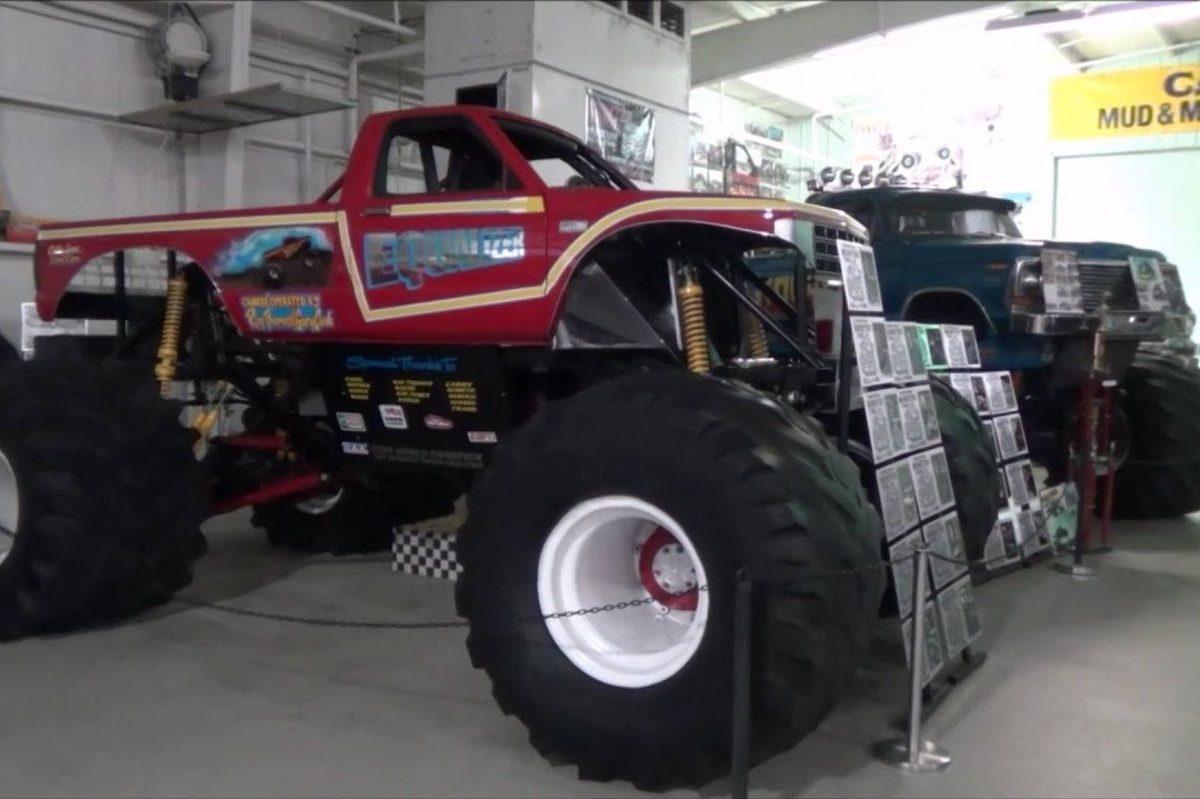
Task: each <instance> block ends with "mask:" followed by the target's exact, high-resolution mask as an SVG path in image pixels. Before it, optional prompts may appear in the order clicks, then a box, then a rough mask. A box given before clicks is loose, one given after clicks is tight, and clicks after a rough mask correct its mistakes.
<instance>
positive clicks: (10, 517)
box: [0, 451, 21, 563]
mask: <svg viewBox="0 0 1200 799" xmlns="http://www.w3.org/2000/svg"><path fill="white" fill-rule="evenodd" d="M20 521H21V497H20V495H19V494H18V492H17V473H16V472H14V471H13V467H12V463H11V462H9V460H8V457H7V456H6V455H5V454H4V452H3V451H0V563H3V562H4V559H5V558H7V557H8V553H9V552H11V551H12V545H13V542H14V541H15V540H16V535H17V525H18V524H19V523H20Z"/></svg>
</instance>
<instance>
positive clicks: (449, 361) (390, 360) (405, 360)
mask: <svg viewBox="0 0 1200 799" xmlns="http://www.w3.org/2000/svg"><path fill="white" fill-rule="evenodd" d="M346 368H347V369H350V370H353V371H367V370H370V369H383V370H387V371H395V372H441V373H444V374H449V373H451V372H457V371H458V358H456V357H454V356H453V355H447V356H444V357H440V358H439V357H431V358H422V357H420V356H417V355H386V356H367V355H351V356H349V357H347V358H346Z"/></svg>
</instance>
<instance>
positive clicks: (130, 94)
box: [0, 2, 419, 219]
mask: <svg viewBox="0 0 1200 799" xmlns="http://www.w3.org/2000/svg"><path fill="white" fill-rule="evenodd" d="M80 7H83V8H84V10H83V11H80V10H78V9H79V8H80ZM195 8H196V10H197V12H198V13H199V15H200V19H201V23H202V24H203V25H204V27H205V30H206V33H208V35H209V37H210V43H211V49H212V52H213V60H212V61H211V62H210V64H209V67H208V68H207V69H206V70H205V72H204V75H203V77H202V78H201V85H200V91H201V94H202V95H208V94H214V93H218V92H220V91H224V90H227V89H229V88H230V87H231V86H232V87H245V86H254V85H261V84H264V83H275V82H279V83H283V84H285V85H287V86H291V87H294V88H298V89H304V88H305V87H306V86H307V90H308V91H311V92H313V93H315V94H320V95H324V96H328V97H331V98H338V99H341V98H344V97H345V96H346V85H347V69H348V66H349V61H350V53H349V52H347V48H349V47H350V46H351V44H352V35H353V33H354V31H355V30H356V29H357V28H359V25H358V23H356V22H354V21H351V20H345V19H342V18H339V17H336V16H334V15H331V14H328V13H326V12H323V11H320V10H319V9H313V8H310V7H307V6H304V5H302V4H299V3H256V4H254V5H253V22H254V26H255V27H254V34H253V36H252V38H251V40H250V52H249V57H248V59H247V58H238V57H235V51H236V46H237V42H235V41H234V35H235V28H234V24H233V22H234V21H233V7H231V6H205V5H202V4H200V5H197V6H195ZM150 12H153V13H150ZM161 14H162V7H161V6H160V5H158V4H147V5H146V6H145V10H139V9H131V8H129V7H127V6H122V5H117V4H115V3H105V2H92V3H88V4H79V5H78V6H76V7H75V8H74V9H68V8H65V7H63V6H60V5H55V4H49V3H35V2H11V3H4V4H3V5H0V194H2V195H3V200H4V201H5V202H6V204H7V205H9V206H11V207H12V208H13V209H14V210H16V211H18V212H20V213H22V214H27V215H31V216H36V217H46V218H52V219H84V218H95V217H110V216H126V215H139V214H150V213H164V212H175V211H180V210H205V209H214V208H225V207H237V206H245V205H262V204H270V205H275V204H282V203H294V202H300V201H302V200H307V199H312V198H313V197H314V196H315V195H316V194H317V193H319V192H320V191H321V189H323V188H324V187H325V186H326V185H328V183H330V182H332V181H333V179H334V178H335V177H336V176H337V174H339V173H340V171H341V169H342V166H343V165H344V156H345V153H346V151H347V149H348V147H349V144H350V141H351V140H352V138H353V134H354V131H355V125H354V122H353V120H352V118H351V115H352V112H335V113H329V114H323V115H318V116H315V117H306V118H303V119H299V120H286V121H281V122H277V123H271V124H267V125H256V126H251V127H248V128H243V129H238V130H236V131H233V132H230V133H214V134H205V135H203V136H200V137H196V136H186V137H184V138H183V141H182V145H180V144H177V143H176V141H175V139H174V136H173V135H172V134H167V133H164V132H159V131H155V130H152V129H147V128H139V127H135V126H129V125H122V124H120V123H117V122H115V121H114V120H115V117H117V116H118V115H120V114H124V113H128V112H131V111H137V110H142V109H145V108H150V107H153V106H156V105H160V104H162V103H163V102H165V101H164V98H163V95H162V87H161V83H160V82H159V80H158V78H157V77H156V76H155V74H154V71H153V67H152V65H151V63H150V59H149V57H148V55H147V53H146V49H145V45H144V42H143V36H144V31H145V29H146V26H148V25H149V24H152V23H153V22H154V21H155V20H157V19H159V18H160V17H161ZM243 34H244V31H243ZM380 46H382V44H381V41H380V40H379V39H377V38H372V39H371V40H370V47H371V48H377V47H380ZM418 60H419V57H418ZM282 62H291V63H282ZM406 77H407V79H408V80H409V82H410V83H411V81H412V79H413V76H412V75H408V76H406ZM400 79H401V74H400V72H399V69H398V68H397V67H396V66H395V65H394V64H392V65H381V66H369V67H365V68H364V70H363V75H362V77H361V81H360V94H361V95H362V96H364V97H365V102H366V104H367V105H369V106H371V107H372V108H373V109H374V110H386V109H389V108H396V107H399V106H400V104H401V102H402V101H401V98H400V92H399V84H400ZM413 91H415V93H413ZM413 91H410V93H409V94H408V95H407V100H406V101H405V104H406V105H412V104H414V103H415V101H416V99H415V98H416V97H419V89H417V90H413ZM306 132H307V138H308V142H309V144H310V145H311V150H312V152H311V156H310V158H309V159H308V167H307V169H306V168H305V163H306V159H305V157H304V154H303V149H304V142H305V139H306ZM180 146H182V148H183V150H184V151H185V152H186V163H184V162H183V159H181V158H180V149H179V148H180Z"/></svg>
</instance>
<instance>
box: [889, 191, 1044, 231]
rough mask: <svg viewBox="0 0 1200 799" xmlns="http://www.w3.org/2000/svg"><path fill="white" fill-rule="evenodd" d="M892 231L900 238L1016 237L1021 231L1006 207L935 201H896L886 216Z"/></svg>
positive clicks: (954, 201) (924, 199)
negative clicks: (888, 215)
mask: <svg viewBox="0 0 1200 799" xmlns="http://www.w3.org/2000/svg"><path fill="white" fill-rule="evenodd" d="M890 216H891V225H892V232H894V233H898V234H900V235H902V236H978V237H982V238H1020V236H1021V232H1020V231H1019V230H1018V229H1017V224H1016V223H1015V222H1014V221H1013V219H1012V216H1011V215H1010V214H1009V211H1008V209H1007V208H1005V207H1004V206H1002V205H996V204H987V205H984V204H979V205H975V206H972V205H964V204H963V201H962V199H961V198H953V203H952V204H951V203H948V202H938V201H937V200H936V199H935V198H913V199H912V200H904V201H901V202H898V203H897V204H896V205H895V206H894V207H893V208H892V212H891V214H890Z"/></svg>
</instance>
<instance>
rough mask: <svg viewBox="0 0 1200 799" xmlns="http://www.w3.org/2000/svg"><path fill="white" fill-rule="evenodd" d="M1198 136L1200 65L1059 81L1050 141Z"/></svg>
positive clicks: (1052, 97) (1052, 103) (1054, 92)
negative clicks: (1182, 134)
mask: <svg viewBox="0 0 1200 799" xmlns="http://www.w3.org/2000/svg"><path fill="white" fill-rule="evenodd" d="M1194 131H1200V63H1197V64H1182V65H1176V66H1172V67H1147V68H1145V69H1126V70H1121V71H1119V72H1099V73H1094V74H1088V75H1072V76H1071V77H1067V78H1058V79H1056V80H1054V82H1053V83H1051V85H1050V136H1051V138H1054V139H1094V138H1100V137H1106V136H1145V135H1149V134H1159V133H1190V132H1194Z"/></svg>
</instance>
